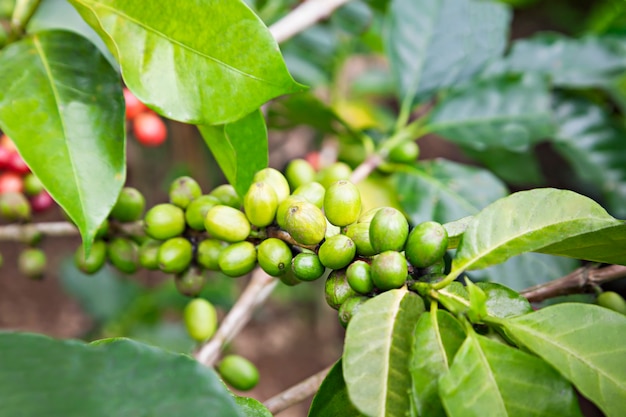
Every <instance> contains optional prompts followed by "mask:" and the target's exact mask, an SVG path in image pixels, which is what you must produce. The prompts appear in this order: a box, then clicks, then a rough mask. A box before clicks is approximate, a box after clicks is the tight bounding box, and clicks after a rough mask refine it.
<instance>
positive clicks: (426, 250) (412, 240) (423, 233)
mask: <svg viewBox="0 0 626 417" xmlns="http://www.w3.org/2000/svg"><path fill="white" fill-rule="evenodd" d="M447 248H448V232H447V231H446V229H445V228H444V227H443V226H442V225H441V224H440V223H437V222H432V221H429V222H423V223H420V224H418V225H417V226H415V227H414V228H413V230H411V233H410V234H409V238H408V240H407V242H406V247H405V253H406V258H407V259H408V260H409V262H410V263H411V265H413V266H415V267H418V268H425V267H427V266H429V265H432V264H434V263H435V262H437V261H438V260H439V259H441V258H442V257H443V255H444V254H445V253H446V249H447Z"/></svg>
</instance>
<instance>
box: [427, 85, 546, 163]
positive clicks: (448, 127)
mask: <svg viewBox="0 0 626 417" xmlns="http://www.w3.org/2000/svg"><path fill="white" fill-rule="evenodd" d="M550 100H551V98H550V94H549V89H548V84H547V82H546V81H545V80H544V79H543V78H541V77H538V76H531V75H526V76H524V77H512V76H504V77H497V78H491V79H482V80H479V81H477V82H475V83H473V84H469V85H467V86H465V87H463V88H460V89H458V90H455V91H453V92H451V93H450V94H448V95H447V96H445V97H443V98H442V99H441V101H440V102H439V103H437V105H436V106H435V108H434V109H433V110H432V113H431V114H430V117H429V118H428V124H427V126H426V129H427V130H428V131H429V132H431V133H436V134H438V135H441V136H443V137H445V138H446V139H449V140H451V141H453V142H455V143H458V144H460V145H465V146H469V147H472V148H474V149H477V150H482V149H487V148H505V149H508V150H511V151H518V152H521V151H525V150H527V149H528V147H529V146H530V145H532V144H533V143H536V142H537V141H539V140H541V139H544V138H546V137H547V136H549V135H550V134H551V133H552V132H553V131H554V123H553V120H552V115H551V108H550V104H551V102H550Z"/></svg>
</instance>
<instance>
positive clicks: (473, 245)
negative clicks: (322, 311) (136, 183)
mask: <svg viewBox="0 0 626 417" xmlns="http://www.w3.org/2000/svg"><path fill="white" fill-rule="evenodd" d="M509 3H511V4H513V3H514V4H518V5H519V4H523V3H526V2H523V1H522V2H508V1H507V2H498V1H495V0H369V1H365V0H362V1H361V0H353V1H348V0H307V1H304V2H298V1H295V0H267V1H265V0H250V1H246V2H244V1H242V0H228V1H225V0H204V1H203V0H196V1H187V2H183V1H169V2H162V1H155V0H143V1H118V0H67V1H66V0H43V1H39V0H16V1H12V0H3V1H0V19H1V21H0V23H1V25H0V29H1V31H0V32H1V35H2V36H1V37H0V40H1V43H2V49H1V50H0V83H1V85H2V88H1V89H0V128H1V130H2V132H3V133H4V136H3V139H2V140H0V215H1V216H2V218H3V219H4V220H5V223H6V224H4V225H3V226H0V239H3V240H11V239H13V240H18V241H21V242H23V243H25V244H26V246H28V247H26V248H24V250H23V252H22V253H21V255H20V256H19V259H17V260H15V262H17V264H18V266H19V271H20V272H21V273H22V274H24V275H27V276H30V277H32V278H41V277H42V276H45V273H46V254H45V253H44V252H43V250H42V249H40V248H39V247H38V246H37V245H38V242H39V240H40V239H41V237H42V236H43V235H48V236H49V237H50V238H53V236H54V235H59V234H72V233H75V232H76V233H80V236H81V238H82V244H81V245H80V247H78V248H77V249H76V252H75V253H74V255H73V262H74V264H75V266H76V268H78V269H79V270H80V271H82V272H83V273H84V274H85V275H91V274H96V273H98V271H99V270H100V269H101V268H103V267H104V266H105V265H107V264H108V265H110V266H111V267H113V268H115V269H117V270H119V271H120V272H121V273H123V274H128V275H132V274H135V273H136V272H137V271H139V270H141V269H147V270H160V271H162V272H163V273H165V274H168V275H170V276H171V279H172V280H173V282H174V284H175V286H176V289H177V290H178V291H179V292H180V293H181V294H184V295H185V296H187V297H189V301H188V304H187V305H186V307H185V308H184V311H183V314H182V316H183V317H182V319H183V320H184V325H185V328H186V330H187V332H188V333H189V336H190V337H191V338H192V339H193V340H194V341H195V342H197V348H196V349H195V350H194V351H193V352H189V353H190V354H189V355H179V354H174V353H171V352H169V351H166V350H163V349H160V348H157V347H153V346H150V345H147V344H144V343H140V342H138V341H135V340H132V339H125V338H108V339H98V340H96V341H93V342H91V343H84V342H81V341H74V340H57V339H53V338H49V337H46V336H43V335H38V334H31V333H20V332H9V331H7V332H3V333H0V352H1V355H0V357H1V361H0V396H1V397H2V407H1V408H0V415H7V416H39V415H46V416H131V415H132V416H138V415H150V416H179V415H180V416H205V415H206V416H229V417H230V416H271V415H272V413H278V412H280V411H282V410H284V409H285V408H287V407H289V406H290V405H292V404H293V403H294V402H295V401H298V400H302V399H304V398H306V397H307V396H311V395H314V398H313V401H312V404H311V407H310V410H309V413H308V415H309V416H311V417H317V416H371V417H374V416H376V417H378V416H428V417H432V416H462V417H466V416H551V417H552V416H582V415H583V414H582V411H581V406H580V399H581V398H582V397H584V398H586V399H587V400H589V401H590V402H592V403H593V404H595V406H597V408H598V409H599V410H601V412H602V413H604V414H605V415H607V416H610V417H621V416H624V415H626V365H625V364H626V301H624V298H623V294H620V291H619V289H611V288H608V283H609V282H610V281H614V280H617V279H619V278H624V277H626V223H625V221H624V220H620V218H622V219H623V218H624V217H626V139H625V138H626V127H625V125H624V121H625V120H626V119H624V113H625V112H626V75H625V74H626V72H625V70H626V59H625V58H624V57H626V36H625V35H624V31H623V29H624V24H623V22H624V16H626V12H624V10H623V8H622V7H621V6H617V3H618V2H607V4H608V3H611V4H612V6H615V7H609V6H607V5H604V6H603V7H598V8H597V10H595V12H594V13H593V14H592V15H591V17H590V18H589V20H588V24H587V27H586V30H585V31H583V32H584V33H581V34H580V35H579V36H575V37H570V36H566V35H563V34H555V33H540V34H537V35H533V36H532V37H529V38H523V39H518V40H514V41H509V27H510V24H511V20H512V18H513V10H512V8H511V6H510V5H509ZM605 6H606V7H605ZM279 45H280V48H279ZM353 59H365V60H366V61H367V60H368V59H369V60H370V61H371V62H374V64H375V65H371V68H372V69H368V70H366V71H365V72H363V73H362V74H357V75H353V76H352V78H350V80H349V81H346V79H345V77H342V76H341V74H342V72H343V71H344V70H345V68H347V67H349V63H350V62H352V61H351V60H353ZM370 61H367V62H370ZM381 62H383V63H384V65H380V63H381ZM296 80H297V81H296ZM166 120H169V121H172V123H173V122H179V123H185V124H191V125H195V126H197V129H198V131H199V134H200V135H201V137H202V138H203V140H204V142H205V144H206V146H207V147H208V148H209V149H210V151H211V153H212V155H213V157H214V158H215V161H216V162H217V164H218V165H219V168H220V169H221V172H222V173H223V175H224V177H225V178H226V180H227V183H226V184H222V185H219V186H216V187H215V188H213V189H212V190H203V189H202V188H201V186H200V185H199V181H198V179H197V178H192V177H191V176H187V175H184V176H179V177H178V178H175V179H174V180H173V181H172V182H171V186H170V188H169V193H168V197H169V198H168V200H167V201H162V202H160V203H158V204H156V205H153V206H150V207H148V206H147V205H146V199H145V197H144V195H143V193H142V191H141V190H139V189H136V188H134V187H131V186H128V185H127V181H126V179H127V178H126V176H127V173H126V168H127V159H126V146H127V136H128V137H134V138H135V139H136V140H137V141H138V142H139V143H141V144H142V145H145V146H147V147H152V146H157V145H160V144H162V143H163V142H164V141H165V140H166V138H168V127H167V124H166ZM168 123H170V122H168ZM302 125H304V126H308V128H309V129H311V130H312V131H314V132H316V134H317V135H318V137H319V138H323V140H320V141H318V142H317V145H319V146H316V147H315V149H314V150H313V151H311V152H309V151H310V149H304V147H303V151H302V153H301V155H300V157H298V158H296V159H293V160H290V161H288V163H286V164H285V165H284V166H277V167H269V155H268V152H269V150H268V149H269V147H268V130H271V131H279V130H291V129H292V128H295V127H298V126H302ZM127 133H128V135H127ZM170 136H171V135H170ZM433 137H437V138H438V139H439V140H441V141H447V142H449V143H451V144H454V145H455V146H456V147H457V148H458V149H459V150H460V151H462V152H463V154H464V157H463V158H464V160H465V161H471V162H472V163H471V164H464V163H460V162H453V161H451V160H446V159H442V158H434V159H426V158H424V157H423V156H422V155H420V153H421V150H422V146H421V145H420V140H424V138H430V140H432V138H433ZM8 138H10V139H8ZM175 139H176V138H173V137H172V138H170V141H172V142H174V141H175ZM293 140H297V138H293V137H291V138H290V139H289V141H293ZM427 140H428V139H427ZM541 146H543V147H546V146H547V147H549V148H550V150H551V152H553V153H555V154H556V155H557V156H558V158H559V161H561V163H562V165H563V166H564V167H565V169H566V172H567V174H566V175H565V176H563V178H560V181H561V182H560V183H559V184H560V186H559V187H555V186H551V185H553V184H551V183H550V182H549V179H548V178H546V177H545V176H544V173H543V171H542V166H541V164H540V156H541V153H540V152H539V151H538V150H539V149H542V148H540V147H541ZM418 158H419V159H418ZM510 190H514V192H511V191H510ZM53 200H54V202H56V204H58V206H59V207H60V208H62V210H63V212H64V213H65V214H66V216H67V219H68V221H67V222H62V223H47V222H38V221H36V220H37V219H36V218H35V217H34V216H33V215H32V213H33V212H37V211H41V210H43V209H45V208H48V207H50V206H51V205H52V203H53ZM6 262H7V260H5V263H6ZM581 262H582V264H581ZM581 265H582V266H581ZM216 274H222V275H225V276H228V277H233V278H236V279H239V278H240V277H244V276H248V275H250V279H249V281H248V284H247V287H246V288H245V290H244V291H243V292H242V293H241V295H240V298H239V299H238V300H237V302H236V303H235V304H234V306H233V307H232V309H231V310H230V312H229V313H228V314H227V315H226V316H225V317H220V315H219V314H218V313H217V310H216V308H215V307H214V305H213V304H211V303H210V302H209V301H207V300H206V299H205V298H203V297H202V296H201V291H202V290H203V288H206V287H207V286H211V285H212V283H213V281H212V277H213V276H215V275H216ZM88 279H89V277H85V280H88ZM316 280H321V281H322V282H323V283H324V285H323V288H324V293H323V294H318V297H320V298H324V299H325V302H326V303H327V304H328V305H329V306H330V307H331V308H333V309H335V310H336V314H337V320H338V322H339V323H340V324H341V325H342V326H344V327H345V328H346V330H345V340H344V346H343V354H342V357H341V358H339V359H338V360H337V362H336V363H334V364H329V365H331V366H329V367H328V368H327V369H325V370H323V371H321V372H320V373H319V374H317V375H315V376H314V377H313V378H311V379H309V380H307V381H304V382H303V383H302V384H298V385H296V386H294V387H293V388H292V389H291V390H290V391H288V392H287V393H285V395H278V396H276V397H274V398H271V399H269V400H267V401H265V403H261V402H259V401H258V400H256V399H254V398H251V397H245V396H241V395H239V394H241V392H242V391H246V390H250V389H252V388H253V387H255V386H256V385H257V384H258V383H263V377H262V375H259V371H258V370H257V368H256V366H255V364H253V363H252V362H250V361H249V360H248V359H247V358H245V357H242V356H240V355H237V354H234V353H229V354H223V353H222V352H223V350H224V348H225V346H226V345H227V344H228V343H229V342H230V341H231V340H232V339H233V338H234V337H235V336H236V334H237V333H238V332H239V331H240V330H241V328H242V327H243V326H245V324H246V322H247V321H248V320H250V318H251V316H252V314H253V312H254V310H255V309H256V308H257V307H258V306H259V305H261V304H262V303H263V301H265V300H266V299H267V297H268V296H269V295H270V293H271V292H272V290H273V289H274V288H275V287H276V286H277V285H287V286H296V285H302V286H307V285H310V286H311V287H314V286H313V284H310V283H309V282H311V281H316ZM86 285H88V284H86ZM315 288H316V287H315ZM581 293H587V294H588V295H590V296H589V297H588V298H587V302H582V301H580V300H579V299H573V298H568V297H563V296H567V295H571V294H581ZM546 300H547V301H546ZM576 300H578V301H576ZM231 388H232V389H233V390H235V392H237V394H235V393H233V391H232V390H231ZM294 399H295V400H294Z"/></svg>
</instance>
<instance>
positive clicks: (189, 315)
mask: <svg viewBox="0 0 626 417" xmlns="http://www.w3.org/2000/svg"><path fill="white" fill-rule="evenodd" d="M183 316H184V319H185V327H186V328H187V332H188V333H189V336H191V338H192V339H193V340H196V341H198V342H203V341H205V340H207V339H209V338H210V337H211V336H213V335H214V334H215V331H216V330H217V311H215V307H213V304H211V303H210V302H208V301H207V300H205V299H203V298H194V299H193V300H191V301H190V302H189V303H187V305H186V306H185V310H184V312H183Z"/></svg>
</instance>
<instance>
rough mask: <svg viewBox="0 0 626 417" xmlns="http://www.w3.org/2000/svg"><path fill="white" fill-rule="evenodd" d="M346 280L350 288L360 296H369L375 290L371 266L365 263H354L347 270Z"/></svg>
mask: <svg viewBox="0 0 626 417" xmlns="http://www.w3.org/2000/svg"><path fill="white" fill-rule="evenodd" d="M346 279H347V280H348V284H350V288H352V289H353V290H354V291H356V292H358V293H359V294H369V293H371V292H372V290H374V282H373V281H372V274H371V270H370V264H368V263H367V262H365V261H354V262H352V263H351V264H350V266H349V267H348V269H347V270H346Z"/></svg>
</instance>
